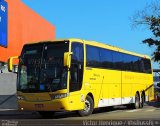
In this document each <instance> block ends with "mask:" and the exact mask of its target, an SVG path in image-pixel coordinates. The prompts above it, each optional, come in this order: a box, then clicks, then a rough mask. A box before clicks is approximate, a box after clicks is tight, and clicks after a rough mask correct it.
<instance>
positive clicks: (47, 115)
mask: <svg viewBox="0 0 160 126" xmlns="http://www.w3.org/2000/svg"><path fill="white" fill-rule="evenodd" d="M39 114H40V115H41V116H42V117H43V118H52V117H53V116H54V112H53V111H39Z"/></svg>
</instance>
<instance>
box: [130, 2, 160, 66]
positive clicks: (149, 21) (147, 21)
mask: <svg viewBox="0 0 160 126" xmlns="http://www.w3.org/2000/svg"><path fill="white" fill-rule="evenodd" d="M132 20H133V25H134V26H139V25H145V26H147V27H148V28H149V30H151V32H152V33H153V36H152V37H150V38H147V39H145V40H143V41H142V42H143V43H145V44H147V45H148V46H149V47H151V46H152V47H153V46H154V49H155V50H154V52H153V54H152V59H153V60H154V61H155V62H158V63H159V64H160V2H159V1H155V2H152V3H150V4H149V5H146V7H145V8H144V9H143V10H140V11H137V12H136V13H135V15H134V16H133V17H132Z"/></svg>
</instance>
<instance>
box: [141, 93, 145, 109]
mask: <svg viewBox="0 0 160 126" xmlns="http://www.w3.org/2000/svg"><path fill="white" fill-rule="evenodd" d="M144 102H145V94H143V93H142V95H141V103H140V107H141V108H143V106H144Z"/></svg>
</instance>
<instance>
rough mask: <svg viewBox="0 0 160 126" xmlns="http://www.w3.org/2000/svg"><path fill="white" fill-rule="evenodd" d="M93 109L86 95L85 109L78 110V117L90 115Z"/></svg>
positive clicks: (91, 100) (92, 104)
mask: <svg viewBox="0 0 160 126" xmlns="http://www.w3.org/2000/svg"><path fill="white" fill-rule="evenodd" d="M93 109H94V103H93V99H92V98H91V97H90V96H89V95H87V97H86V100H85V108H84V109H83V110H79V111H78V113H79V115H80V116H88V115H90V114H92V112H93Z"/></svg>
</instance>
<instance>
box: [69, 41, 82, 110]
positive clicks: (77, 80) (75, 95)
mask: <svg viewBox="0 0 160 126" xmlns="http://www.w3.org/2000/svg"><path fill="white" fill-rule="evenodd" d="M72 52H73V54H72V57H71V67H70V81H69V92H70V95H69V107H70V109H71V110H79V109H83V107H84V101H83V100H84V99H82V96H81V91H80V90H81V88H82V80H83V67H84V52H83V44H81V43H77V42H74V43H72Z"/></svg>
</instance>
